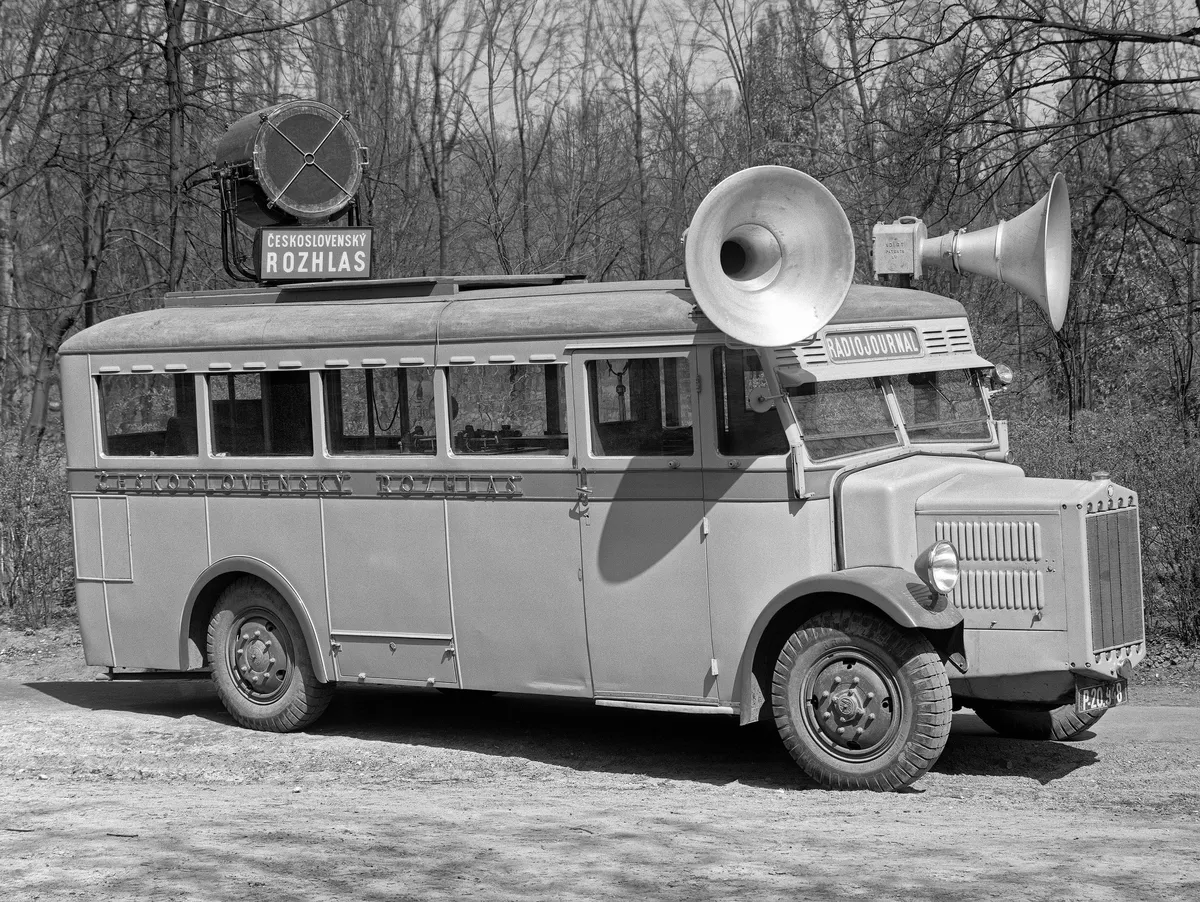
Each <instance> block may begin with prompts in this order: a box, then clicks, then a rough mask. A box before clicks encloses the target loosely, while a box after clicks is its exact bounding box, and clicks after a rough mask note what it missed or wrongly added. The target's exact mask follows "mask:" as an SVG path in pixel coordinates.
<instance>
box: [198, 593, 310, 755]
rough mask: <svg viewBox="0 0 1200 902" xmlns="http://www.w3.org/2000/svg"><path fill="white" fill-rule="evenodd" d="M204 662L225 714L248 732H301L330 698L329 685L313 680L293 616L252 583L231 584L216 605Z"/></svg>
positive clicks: (276, 596) (274, 597) (272, 595)
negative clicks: (210, 671)
mask: <svg viewBox="0 0 1200 902" xmlns="http://www.w3.org/2000/svg"><path fill="white" fill-rule="evenodd" d="M208 660H209V661H210V662H211V663H212V675H213V682H214V683H216V686H217V695H218V696H219V697H220V699H221V703H222V704H223V705H224V706H225V710H227V711H228V712H229V713H230V714H231V715H232V716H233V719H234V720H236V721H237V722H238V723H239V724H241V725H242V726H243V727H248V728H249V729H251V730H266V731H270V732H274V733H286V732H288V731H290V730H301V729H304V728H305V727H307V726H308V725H309V724H311V723H312V722H313V721H315V720H316V719H317V718H318V717H320V716H321V715H322V714H323V713H324V712H325V709H326V708H327V707H328V706H329V701H330V699H332V698H333V690H334V684H333V683H321V682H319V681H318V680H317V678H316V675H315V673H314V671H313V666H312V658H311V657H310V656H309V650H308V645H307V643H306V642H305V641H304V633H303V632H301V630H300V623H299V621H297V620H296V615H295V614H293V613H292V611H291V609H290V608H289V607H288V606H287V604H286V603H285V602H284V600H283V598H282V597H280V595H279V593H278V592H276V591H275V590H274V589H272V588H271V587H270V586H269V585H267V584H266V583H264V582H262V581H261V580H258V579H254V578H253V577H244V578H242V579H239V580H237V581H236V582H234V583H233V584H231V585H230V586H229V587H228V588H227V589H226V590H225V591H224V592H222V593H221V597H220V598H219V599H218V600H217V606H216V609H215V610H214V611H213V616H212V620H210V621H209V624H208Z"/></svg>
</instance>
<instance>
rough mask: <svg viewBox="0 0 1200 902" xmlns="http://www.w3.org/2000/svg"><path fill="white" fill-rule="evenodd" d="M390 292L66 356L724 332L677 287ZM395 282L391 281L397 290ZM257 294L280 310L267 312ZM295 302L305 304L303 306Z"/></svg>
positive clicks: (163, 319) (73, 349) (209, 308)
mask: <svg viewBox="0 0 1200 902" xmlns="http://www.w3.org/2000/svg"><path fill="white" fill-rule="evenodd" d="M387 284H389V283H385V282H374V283H372V282H364V283H360V284H359V285H358V286H357V287H358V291H357V293H356V292H354V291H352V290H350V288H345V289H344V290H342V291H339V292H338V296H337V297H323V298H320V299H314V300H309V299H308V298H309V297H314V298H317V297H320V296H319V295H317V293H315V292H314V293H312V294H311V295H308V296H307V297H306V296H305V295H303V294H298V293H296V292H294V291H292V292H288V291H286V290H281V289H243V292H244V293H245V296H246V298H247V302H246V304H245V305H239V304H237V303H235V302H234V301H235V300H236V297H237V295H236V294H235V293H234V292H223V293H222V297H223V298H225V300H222V301H221V302H219V303H213V302H212V301H211V300H207V299H204V300H200V301H199V302H198V305H197V306H188V305H187V304H186V297H187V296H186V295H176V296H175V297H173V298H172V303H173V306H171V307H166V308H162V309H156V310H147V311H143V312H141V313H132V314H128V315H126V316H121V317H116V318H114V319H111V320H106V321H104V322H102V323H99V324H97V325H94V326H92V327H90V328H88V329H85V330H84V331H82V332H80V333H78V334H76V335H74V336H72V337H71V338H69V339H68V340H67V341H65V342H64V343H63V345H62V348H61V350H60V353H61V354H64V355H67V354H108V353H113V354H116V353H125V352H142V351H158V350H174V351H203V350H216V349H227V348H287V347H317V346H319V347H339V346H344V347H352V346H357V345H364V344H375V345H386V344H405V343H409V342H413V343H423V344H431V343H436V344H455V343H463V342H470V343H478V342H487V341H499V340H511V339H538V338H552V337H559V338H564V337H565V338H569V339H571V340H587V339H597V338H604V339H620V338H623V337H629V338H630V339H633V338H641V339H646V338H651V339H652V338H654V337H655V336H664V337H665V336H680V335H685V336H686V335H691V334H697V333H712V334H719V333H718V330H717V328H716V327H715V326H714V325H713V324H712V323H711V322H710V321H709V320H708V319H707V317H705V316H704V315H703V314H702V313H701V312H700V310H699V308H698V306H697V305H696V301H695V299H694V297H693V295H692V292H691V290H690V289H689V288H688V287H687V286H686V284H685V283H684V282H682V281H678V282H665V281H664V282H596V283H579V282H567V283H565V284H564V283H560V284H552V285H523V286H520V287H507V288H501V289H485V290H473V291H470V292H465V293H461V294H454V295H448V296H446V295H443V296H424V297H411V296H408V297H403V296H401V297H386V296H384V297H381V296H380V295H381V294H386V292H385V290H384V286H386V285H387ZM392 284H398V283H392ZM264 292H275V293H276V294H277V295H279V296H280V297H278V298H277V299H276V300H275V302H273V303H271V302H268V303H264V299H263V294H264ZM300 298H304V299H303V300H300ZM965 316H966V312H965V310H964V309H963V307H962V305H961V304H959V303H958V302H957V301H953V300H950V299H949V298H944V297H941V296H939V295H935V294H930V293H928V292H924V291H914V290H909V289H899V288H890V287H884V286H877V285H854V286H851V288H850V291H849V292H848V294H847V296H846V299H845V301H844V303H843V304H842V306H841V308H840V310H839V311H838V312H837V314H836V315H835V316H834V318H833V319H832V320H831V322H830V325H839V324H841V325H845V324H853V323H872V322H903V321H907V320H914V319H941V318H948V317H965Z"/></svg>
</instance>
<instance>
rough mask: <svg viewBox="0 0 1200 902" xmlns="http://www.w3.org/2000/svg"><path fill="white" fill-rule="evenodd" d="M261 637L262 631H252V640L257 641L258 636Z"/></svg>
mask: <svg viewBox="0 0 1200 902" xmlns="http://www.w3.org/2000/svg"><path fill="white" fill-rule="evenodd" d="M261 635H262V630H255V631H254V638H255V639H257V638H258V637H259V636H261Z"/></svg>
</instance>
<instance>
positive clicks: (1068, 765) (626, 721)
mask: <svg viewBox="0 0 1200 902" xmlns="http://www.w3.org/2000/svg"><path fill="white" fill-rule="evenodd" d="M26 686H27V688H29V689H33V690H36V691H37V692H40V693H43V694H45V695H47V696H50V697H52V698H54V699H56V700H58V701H59V702H62V703H64V704H67V705H71V706H73V707H77V708H85V709H90V710H98V711H99V710H103V711H127V712H130V713H137V714H148V715H152V716H155V717H168V718H181V717H199V718H201V719H204V720H209V721H212V722H214V723H219V724H223V725H226V726H232V725H233V719H232V718H231V717H230V716H229V715H228V714H227V713H226V711H225V709H224V707H222V705H221V703H220V701H219V700H218V699H217V696H216V691H215V690H214V688H213V686H212V684H211V683H210V682H208V681H207V680H202V681H193V680H187V681H184V680H181V681H174V680H171V681H164V680H159V681H147V682H136V681H130V682H116V683H107V682H95V683H86V682H60V683H29V684H26ZM309 732H310V733H313V734H316V735H322V736H342V737H347V738H352V739H360V740H364V741H370V742H394V743H404V744H408V745H419V746H426V747H431V748H438V749H446V750H451V749H458V750H463V751H468V752H472V753H476V754H482V755H494V756H500V757H521V758H526V759H529V760H533V761H539V762H542V763H545V764H550V765H554V766H558V767H567V768H571V769H575V770H581V771H598V772H614V773H637V774H642V775H645V776H648V777H659V778H663V779H673V780H693V781H699V782H705V783H715V784H724V783H730V782H734V781H738V782H742V783H746V784H749V785H756V786H768V787H772V788H794V789H805V788H815V784H813V783H812V782H811V781H809V780H808V779H807V778H806V777H805V776H804V775H803V774H802V773H801V772H800V770H799V769H798V768H797V767H796V766H795V765H794V764H793V763H792V760H791V758H790V757H789V756H788V754H787V752H786V751H785V750H784V748H783V746H782V744H781V742H780V741H779V738H778V735H777V734H776V732H775V729H774V726H773V725H771V724H764V723H760V724H754V725H751V726H749V727H739V726H738V724H737V721H736V720H735V719H734V718H732V717H722V716H697V715H687V714H663V713H658V712H648V711H634V710H626V709H621V708H600V707H596V706H594V705H592V704H591V703H590V702H587V701H579V700H568V699H554V698H542V697H536V696H516V695H494V696H493V695H485V694H477V693H472V692H455V691H451V692H445V693H441V692H432V691H427V690H411V689H392V688H382V687H374V686H343V687H339V689H338V692H337V695H336V696H335V697H334V700H333V703H332V704H331V705H330V707H329V710H328V711H327V712H326V713H325V715H324V716H323V717H322V718H321V719H320V720H319V721H318V722H317V723H316V724H315V725H314V726H313V727H312V728H310V730H309ZM1096 757H1097V756H1096V753H1095V752H1092V751H1090V750H1088V749H1086V748H1082V747H1080V745H1079V744H1078V743H1059V742H1024V741H1019V740H1009V739H1002V738H1000V737H998V736H996V735H995V734H994V733H992V731H991V730H990V729H989V728H987V727H986V726H984V725H983V724H982V722H981V721H979V720H978V718H976V717H975V716H974V715H973V714H970V713H969V712H966V711H963V712H960V713H958V714H956V715H955V719H954V729H953V731H952V733H951V736H950V740H949V742H948V743H947V746H946V749H945V750H944V751H943V753H942V756H941V759H940V760H939V762H938V764H937V765H936V766H935V768H934V772H935V773H942V774H962V775H978V776H1020V777H1026V778H1032V779H1035V780H1037V781H1038V782H1040V783H1042V784H1047V783H1051V782H1053V781H1054V780H1057V779H1060V778H1062V777H1064V776H1066V775H1067V774H1070V773H1071V772H1072V771H1074V770H1077V769H1079V768H1081V767H1087V766H1089V765H1091V764H1092V763H1093V762H1094V761H1095V760H1096Z"/></svg>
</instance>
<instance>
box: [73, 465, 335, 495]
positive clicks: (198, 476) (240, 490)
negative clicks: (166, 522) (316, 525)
mask: <svg viewBox="0 0 1200 902" xmlns="http://www.w3.org/2000/svg"><path fill="white" fill-rule="evenodd" d="M95 476H96V491H97V492H118V493H120V494H123V495H129V494H134V495H180V494H182V495H349V494H351V488H350V476H351V474H349V473H263V472H258V473H196V472H184V473H164V472H153V473H137V472H125V471H118V472H109V471H108V470H101V471H100V472H99V473H97V474H95Z"/></svg>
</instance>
